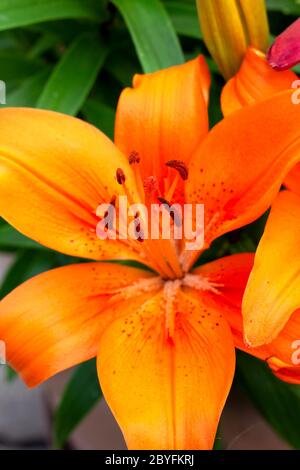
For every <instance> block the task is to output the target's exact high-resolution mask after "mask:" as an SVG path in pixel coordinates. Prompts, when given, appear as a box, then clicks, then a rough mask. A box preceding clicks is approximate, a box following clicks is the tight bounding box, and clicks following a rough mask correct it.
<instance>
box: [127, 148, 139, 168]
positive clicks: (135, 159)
mask: <svg viewBox="0 0 300 470" xmlns="http://www.w3.org/2000/svg"><path fill="white" fill-rule="evenodd" d="M128 161H129V164H130V165H134V164H135V163H140V161H141V159H140V156H139V154H138V152H136V151H135V150H133V152H131V154H130V155H129V158H128Z"/></svg>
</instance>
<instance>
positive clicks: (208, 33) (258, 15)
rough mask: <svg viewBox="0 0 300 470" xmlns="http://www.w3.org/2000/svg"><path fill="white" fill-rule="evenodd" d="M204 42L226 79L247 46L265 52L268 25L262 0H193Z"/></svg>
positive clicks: (241, 58) (239, 60) (242, 56)
mask: <svg viewBox="0 0 300 470" xmlns="http://www.w3.org/2000/svg"><path fill="white" fill-rule="evenodd" d="M196 1H197V7H198V14H199V20H200V25H201V29H202V32H203V36H204V41H205V44H206V46H207V48H208V50H209V52H210V53H211V55H212V57H213V59H214V60H215V62H216V63H217V65H218V67H219V69H220V71H221V73H222V75H223V76H224V78H225V79H226V80H228V79H229V78H231V77H232V76H233V75H235V74H236V72H237V71H238V70H239V68H240V65H241V63H242V61H243V58H244V55H245V54H246V51H247V48H248V46H253V47H255V48H256V49H259V50H260V51H263V52H265V51H266V49H267V47H268V38H269V26H268V18H267V11H266V5H265V1H264V0H255V2H253V0H196Z"/></svg>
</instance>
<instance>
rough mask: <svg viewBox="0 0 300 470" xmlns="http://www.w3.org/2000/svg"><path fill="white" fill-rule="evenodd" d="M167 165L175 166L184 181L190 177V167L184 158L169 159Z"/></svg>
mask: <svg viewBox="0 0 300 470" xmlns="http://www.w3.org/2000/svg"><path fill="white" fill-rule="evenodd" d="M166 166H168V167H170V168H174V170H176V171H178V173H179V175H180V177H181V178H182V179H183V181H185V180H187V179H188V176H189V171H188V167H187V166H186V164H185V163H184V162H183V161H182V160H169V161H168V162H166Z"/></svg>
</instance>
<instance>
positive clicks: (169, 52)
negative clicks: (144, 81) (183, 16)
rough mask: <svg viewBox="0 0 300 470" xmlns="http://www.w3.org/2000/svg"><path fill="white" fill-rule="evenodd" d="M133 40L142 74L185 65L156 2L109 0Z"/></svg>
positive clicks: (157, 0) (168, 25) (160, 6)
mask: <svg viewBox="0 0 300 470" xmlns="http://www.w3.org/2000/svg"><path fill="white" fill-rule="evenodd" d="M112 3H114V5H115V6H116V7H117V8H118V9H119V10H120V12H121V14H122V16H123V18H124V20H125V22H126V24H127V27H128V29H129V31H130V34H131V36H132V39H133V42H134V45H135V48H136V51H137V54H138V57H139V60H140V62H141V65H142V67H143V70H144V72H145V73H149V72H154V71H155V70H160V69H163V68H166V67H169V66H171V65H174V64H182V63H183V62H184V57H183V53H182V50H181V47H180V44H179V41H178V38H177V36H176V33H175V30H174V28H173V25H172V22H171V20H170V18H169V16H168V14H167V13H166V10H165V8H164V7H163V5H162V3H161V2H160V1H159V0H112Z"/></svg>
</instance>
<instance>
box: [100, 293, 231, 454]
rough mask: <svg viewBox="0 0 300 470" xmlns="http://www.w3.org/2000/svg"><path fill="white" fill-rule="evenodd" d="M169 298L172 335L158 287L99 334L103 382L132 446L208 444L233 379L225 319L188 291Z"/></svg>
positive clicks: (167, 309)
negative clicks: (173, 316) (127, 313)
mask: <svg viewBox="0 0 300 470" xmlns="http://www.w3.org/2000/svg"><path fill="white" fill-rule="evenodd" d="M190 291H191V290H190ZM170 298H171V299H172V301H173V302H174V309H173V312H172V313H174V315H175V319H174V325H173V326H174V330H173V335H172V336H171V337H170V336H168V334H167V331H168V329H167V324H168V322H166V318H167V317H168V315H169V314H170V313H171V312H170V305H168V306H167V304H168V303H169V302H167V303H166V298H165V297H164V295H163V293H162V292H161V293H159V294H157V295H156V296H152V297H149V299H148V300H147V301H146V302H145V303H144V304H143V305H142V304H141V305H140V307H139V308H138V309H136V311H132V313H131V315H128V316H127V317H124V318H122V319H120V320H117V321H115V322H113V323H111V325H110V326H109V327H108V328H107V329H106V330H105V332H104V334H103V335H102V337H101V340H100V350H99V355H98V373H99V378H100V383H101V387H102V390H103V392H104V395H105V397H106V400H107V401H108V404H109V406H110V408H111V410H112V412H113V413H114V415H115V417H116V419H117V421H118V423H119V425H120V427H121V429H122V431H123V433H124V436H125V439H126V442H127V445H128V447H129V448H130V449H210V448H211V447H212V445H213V442H214V437H215V433H216V429H217V425H218V421H219V417H220V413H221V411H222V408H223V406H224V403H225V400H226V398H227V394H228V391H229V388H230V386H231V382H232V378H233V374H234V364H235V355H234V348H233V342H232V338H231V334H230V329H229V327H228V325H227V322H226V321H224V319H222V318H219V317H220V312H219V311H215V310H214V309H213V308H211V309H210V310H208V309H206V308H205V305H204V304H203V303H202V302H201V300H199V298H198V297H197V296H195V295H192V293H191V292H183V291H182V290H179V291H178V292H177V294H176V295H175V296H171V297H168V299H169V301H170ZM200 315H202V317H201V318H200ZM216 324H217V326H216Z"/></svg>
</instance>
